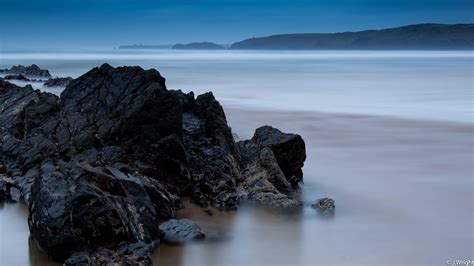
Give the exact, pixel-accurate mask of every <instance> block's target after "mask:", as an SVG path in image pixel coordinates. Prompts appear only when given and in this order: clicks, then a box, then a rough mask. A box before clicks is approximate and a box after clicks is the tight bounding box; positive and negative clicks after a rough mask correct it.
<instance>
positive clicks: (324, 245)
mask: <svg viewBox="0 0 474 266" xmlns="http://www.w3.org/2000/svg"><path fill="white" fill-rule="evenodd" d="M224 108H225V110H226V114H227V120H228V122H229V124H230V126H231V127H232V129H233V131H234V132H235V133H236V134H237V135H238V136H239V137H240V138H242V139H246V138H249V137H251V136H252V134H253V130H254V128H256V127H258V126H261V125H264V124H269V125H273V126H276V127H278V128H280V129H282V130H284V131H288V132H299V133H300V134H301V135H302V136H303V138H304V139H305V141H306V145H307V155H308V158H307V161H306V163H305V167H304V182H305V184H304V188H303V190H302V194H301V197H302V200H303V202H304V204H305V206H304V207H303V209H302V210H301V212H300V213H297V214H292V215H282V214H280V213H274V212H271V211H268V210H265V209H263V208H258V207H251V206H245V205H244V206H242V207H241V208H240V209H239V210H238V211H237V212H218V211H217V210H215V211H213V215H212V216H209V215H208V214H206V213H205V212H203V211H202V209H200V208H198V207H196V206H194V205H192V204H186V207H185V209H183V210H182V211H180V212H179V213H178V216H179V217H188V218H192V219H195V220H196V221H197V222H198V223H199V224H200V225H201V226H202V227H203V229H204V230H206V231H207V232H208V235H209V237H208V240H206V241H204V242H202V243H195V244H193V243H192V244H189V245H185V246H168V245H161V246H160V247H158V248H157V249H156V250H155V252H154V253H153V258H154V262H155V263H156V264H157V265H222V263H224V262H225V263H226V264H234V265H269V264H280V265H291V264H302V265H314V264H315V263H317V264H324V265H348V264H365V265H367V264H372V265H375V264H379V263H383V264H390V265H397V264H405V263H406V262H407V261H410V262H412V263H413V264H414V265H415V264H416V265H423V264H424V265H434V264H444V263H445V262H446V261H447V260H449V259H457V258H469V257H472V256H473V255H474V254H473V252H472V250H473V242H472V235H471V234H470V233H469V232H472V224H473V214H474V213H473V212H474V206H473V204H474V194H473V185H474V180H473V168H472V160H473V153H472V151H473V145H474V140H473V131H474V130H473V126H472V124H466V123H456V122H439V121H436V122H433V121H420V120H407V119H400V118H390V117H381V116H365V115H348V114H334V113H316V112H280V111H270V110H249V109H241V108H237V107H232V106H230V107H226V106H224ZM324 196H330V197H332V198H334V199H335V200H336V214H335V216H334V217H330V218H328V217H325V216H321V215H318V214H317V213H316V212H315V211H314V210H313V209H312V208H311V207H310V206H309V205H310V204H311V202H312V201H313V200H314V199H317V198H320V197H324ZM0 228H1V247H0V251H1V257H2V264H3V265H27V264H30V265H46V264H50V263H52V262H51V261H50V260H48V259H47V258H45V257H44V256H43V255H41V254H40V253H39V251H38V250H37V248H36V247H34V245H32V243H30V244H29V243H28V235H29V232H28V226H27V213H26V208H25V207H24V206H20V205H4V206H3V209H2V211H0ZM316 240H317V241H316ZM10 246H14V247H15V249H14V250H12V249H11V248H9V247H10Z"/></svg>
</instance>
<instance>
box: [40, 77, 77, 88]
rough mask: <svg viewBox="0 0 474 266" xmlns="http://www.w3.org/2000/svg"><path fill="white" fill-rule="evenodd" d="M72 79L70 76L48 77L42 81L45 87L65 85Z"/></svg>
mask: <svg viewBox="0 0 474 266" xmlns="http://www.w3.org/2000/svg"><path fill="white" fill-rule="evenodd" d="M71 81H72V78H71V77H66V78H50V79H48V80H47V81H45V82H44V86H46V87H66V86H67V85H68V84H69V83H70V82H71Z"/></svg>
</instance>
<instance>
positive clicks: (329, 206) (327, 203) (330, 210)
mask: <svg viewBox="0 0 474 266" xmlns="http://www.w3.org/2000/svg"><path fill="white" fill-rule="evenodd" d="M311 207H313V208H315V209H317V210H318V211H320V212H322V213H325V214H334V210H335V208H336V205H335V202H334V200H333V199H330V198H322V199H318V200H317V201H316V202H314V203H313V204H311Z"/></svg>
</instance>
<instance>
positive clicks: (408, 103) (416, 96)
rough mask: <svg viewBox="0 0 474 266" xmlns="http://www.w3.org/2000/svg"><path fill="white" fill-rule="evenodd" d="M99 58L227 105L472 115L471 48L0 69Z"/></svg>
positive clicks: (68, 71)
mask: <svg viewBox="0 0 474 266" xmlns="http://www.w3.org/2000/svg"><path fill="white" fill-rule="evenodd" d="M106 62H107V63H109V64H111V65H113V66H122V65H139V66H142V67H143V68H155V69H158V70H159V71H160V72H161V74H162V75H163V76H164V77H165V78H166V79H167V85H168V88H170V89H181V90H183V91H194V92H195V93H203V92H206V91H213V92H214V93H215V95H216V97H217V98H218V99H219V100H220V101H221V102H222V103H224V105H227V106H240V107H245V108H254V109H255V108H258V109H279V110H287V111H324V112H337V113H352V114H372V115H384V116H396V117H405V118H413V119H428V120H449V121H458V122H469V123H472V121H473V93H474V92H473V90H474V54H473V52H472V51H462V52H454V51H450V52H436V51H429V52H421V51H204V52H203V51H173V50H109V51H89V52H75V53H66V52H62V53H44V52H42V53H0V68H7V67H10V66H11V65H13V64H24V65H26V64H32V63H36V64H38V65H39V66H40V67H42V68H46V69H49V70H50V71H51V73H52V75H54V76H72V77H77V76H79V75H81V74H83V73H85V72H86V71H87V70H89V69H90V68H92V67H94V66H98V65H101V64H103V63H106ZM36 85H37V86H38V88H41V87H40V84H36ZM50 90H52V92H54V93H59V92H60V89H58V88H53V89H50Z"/></svg>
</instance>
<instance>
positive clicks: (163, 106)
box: [0, 64, 305, 264]
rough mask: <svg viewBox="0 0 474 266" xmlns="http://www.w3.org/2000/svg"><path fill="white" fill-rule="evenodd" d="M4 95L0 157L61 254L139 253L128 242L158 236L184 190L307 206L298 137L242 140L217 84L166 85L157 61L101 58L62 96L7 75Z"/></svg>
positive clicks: (221, 201) (38, 227)
mask: <svg viewBox="0 0 474 266" xmlns="http://www.w3.org/2000/svg"><path fill="white" fill-rule="evenodd" d="M0 103H1V106H0V139H2V141H1V142H0V160H1V161H3V162H4V165H5V167H4V168H5V169H6V174H7V175H8V176H11V177H12V178H13V179H14V180H15V181H16V182H17V183H18V187H19V189H20V191H21V196H22V199H23V200H24V201H25V202H27V203H28V204H29V207H28V209H29V218H28V224H29V227H30V231H31V235H32V237H33V238H34V239H35V241H36V242H37V243H38V245H39V246H40V247H41V248H42V250H44V251H46V252H47V253H48V255H50V256H52V257H53V258H55V259H57V260H65V259H66V258H68V257H70V256H71V255H72V257H71V258H70V259H69V260H68V261H69V262H68V263H70V264H71V263H72V264H74V263H73V262H74V261H76V262H78V263H79V262H80V261H84V259H85V260H86V261H87V263H89V262H90V263H92V262H94V263H97V264H102V263H105V261H107V262H116V261H117V260H120V261H124V262H128V261H130V260H132V259H133V258H137V257H135V255H134V254H132V253H134V252H132V253H130V252H129V253H127V252H125V253H124V252H120V247H122V246H123V245H124V244H125V245H127V243H128V244H134V243H135V244H146V245H149V244H150V245H151V244H152V243H156V241H157V240H159V239H161V238H162V237H163V234H162V233H161V232H160V230H159V228H158V224H159V223H160V222H162V221H164V220H167V219H170V218H172V217H174V216H175V214H176V210H177V209H178V208H180V206H181V201H180V198H181V197H184V196H189V197H191V199H192V201H193V202H195V203H197V204H199V205H201V206H209V205H213V206H215V207H217V208H219V209H222V210H227V209H234V208H236V207H237V206H238V203H239V199H246V200H252V201H256V202H260V203H265V204H268V205H272V206H279V207H282V206H285V207H293V206H297V205H299V202H298V201H296V200H294V199H292V198H291V197H290V196H289V194H290V193H291V192H292V191H293V187H294V186H293V185H294V184H296V183H298V182H299V181H301V179H302V172H301V167H302V166H303V161H304V159H305V150H304V142H303V140H302V139H301V137H299V136H298V135H292V134H284V133H281V132H280V131H278V130H276V129H273V128H270V127H264V128H261V129H259V130H257V132H256V134H255V136H254V138H252V140H249V141H244V142H239V144H238V145H237V144H236V143H235V141H234V138H233V136H232V132H231V130H230V128H229V127H228V125H227V121H226V117H225V114H224V111H223V109H222V106H221V105H220V104H219V102H217V101H216V99H215V98H214V96H213V95H212V93H206V94H203V95H200V96H198V97H197V98H195V97H194V95H193V94H192V93H189V94H184V93H182V92H181V91H171V90H167V89H166V86H165V79H164V78H163V77H162V76H161V75H160V73H159V72H158V71H156V70H153V69H152V70H143V69H142V68H140V67H119V68H113V67H111V66H109V65H107V64H104V65H102V66H101V67H97V68H93V69H92V70H90V71H89V72H87V73H86V74H84V75H82V76H81V77H79V78H77V79H74V80H72V81H71V82H70V83H69V85H68V86H67V87H66V89H65V90H64V91H63V92H62V94H61V96H60V97H57V96H55V95H53V94H50V93H44V92H41V91H39V90H34V89H33V88H32V87H31V86H25V87H19V86H16V85H14V84H11V83H9V82H7V81H5V80H3V79H0ZM83 251H86V252H87V254H86V255H85V253H77V252H83ZM73 254H74V255H73ZM78 254H79V255H78ZM80 254H82V255H80ZM140 258H142V259H143V261H144V262H147V261H148V260H147V258H146V256H145V257H143V256H140ZM81 263H82V262H81Z"/></svg>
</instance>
